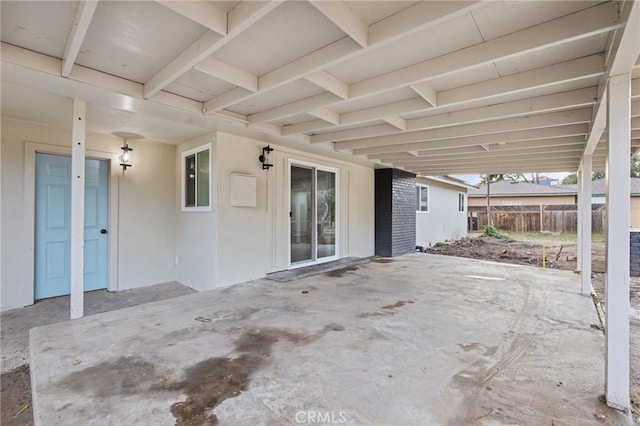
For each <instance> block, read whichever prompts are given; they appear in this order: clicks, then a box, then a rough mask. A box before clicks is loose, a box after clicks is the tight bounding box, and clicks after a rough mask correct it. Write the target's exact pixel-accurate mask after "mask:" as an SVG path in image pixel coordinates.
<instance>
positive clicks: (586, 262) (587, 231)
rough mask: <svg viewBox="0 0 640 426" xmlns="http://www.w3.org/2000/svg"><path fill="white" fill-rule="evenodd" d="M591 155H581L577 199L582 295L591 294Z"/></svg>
mask: <svg viewBox="0 0 640 426" xmlns="http://www.w3.org/2000/svg"><path fill="white" fill-rule="evenodd" d="M592 164H593V157H592V156H590V155H585V156H584V157H582V168H581V171H582V173H581V174H580V177H579V179H580V181H579V182H578V183H579V187H580V192H579V193H578V199H581V200H582V211H581V212H580V214H579V215H578V220H579V224H580V232H581V235H580V237H578V244H579V246H580V248H579V253H580V252H581V257H580V269H579V270H580V274H581V275H580V282H581V286H580V287H581V292H582V295H583V296H591V215H592V213H591V212H592V210H591V166H592Z"/></svg>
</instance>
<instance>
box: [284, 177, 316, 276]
mask: <svg viewBox="0 0 640 426" xmlns="http://www.w3.org/2000/svg"><path fill="white" fill-rule="evenodd" d="M313 175H314V170H313V169H311V168H306V167H299V166H293V165H292V166H291V206H290V207H291V214H290V215H291V225H290V226H291V263H297V262H305V261H307V262H308V261H312V260H314V257H313V256H314V253H313V246H314V243H315V241H314V240H315V238H314V234H313V232H312V230H313V226H312V225H313V212H314V206H313V202H314V200H315V197H313V196H312V195H313V194H314V192H315V191H314V188H313Z"/></svg>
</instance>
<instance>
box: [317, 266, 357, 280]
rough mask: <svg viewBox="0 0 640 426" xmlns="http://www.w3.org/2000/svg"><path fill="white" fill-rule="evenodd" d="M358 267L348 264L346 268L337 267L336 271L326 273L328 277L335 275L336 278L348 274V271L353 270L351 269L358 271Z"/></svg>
mask: <svg viewBox="0 0 640 426" xmlns="http://www.w3.org/2000/svg"><path fill="white" fill-rule="evenodd" d="M358 269H360V268H358V267H357V266H347V267H344V268H340V269H336V270H334V271H329V272H326V273H325V275H326V276H328V277H334V278H339V277H341V276H343V275H344V274H346V273H347V272H351V271H357V270H358Z"/></svg>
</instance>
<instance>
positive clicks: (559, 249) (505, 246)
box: [427, 234, 605, 273]
mask: <svg viewBox="0 0 640 426" xmlns="http://www.w3.org/2000/svg"><path fill="white" fill-rule="evenodd" d="M543 247H544V251H545V265H544V266H545V267H546V268H553V269H563V270H567V271H574V270H575V269H576V256H577V244H576V242H575V237H564V238H563V237H562V236H560V235H557V234H548V235H547V234H534V235H531V236H530V235H526V234H523V235H518V236H517V237H515V238H510V239H497V238H492V237H486V236H483V235H480V234H472V235H471V236H470V237H468V238H465V239H463V240H457V241H447V242H444V243H438V244H436V245H435V246H433V247H432V248H430V249H428V250H427V253H431V254H445V255H448V256H458V257H469V258H472V259H483V260H493V261H496V262H507V263H516V264H519V265H530V266H540V267H542V252H543ZM604 250H605V247H604V243H603V242H599V241H596V242H594V243H593V245H592V263H593V265H592V270H593V272H596V273H603V272H604V267H605V264H604Z"/></svg>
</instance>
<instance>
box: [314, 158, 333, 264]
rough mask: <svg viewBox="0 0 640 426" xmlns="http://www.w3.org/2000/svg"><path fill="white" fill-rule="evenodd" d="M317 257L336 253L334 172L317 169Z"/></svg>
mask: <svg viewBox="0 0 640 426" xmlns="http://www.w3.org/2000/svg"><path fill="white" fill-rule="evenodd" d="M316 187H317V195H316V198H317V204H316V205H317V215H316V228H317V233H318V234H317V237H316V241H317V258H318V259H320V258H322V257H329V256H335V254H336V174H335V173H333V172H327V171H324V170H318V171H317V184H316Z"/></svg>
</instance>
